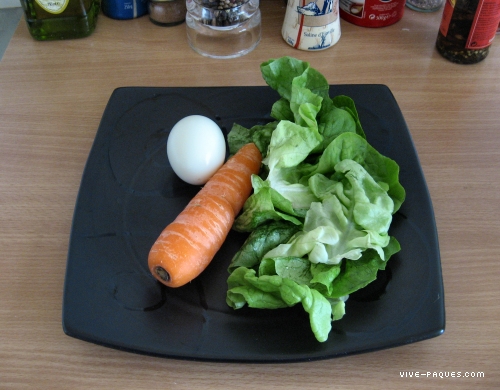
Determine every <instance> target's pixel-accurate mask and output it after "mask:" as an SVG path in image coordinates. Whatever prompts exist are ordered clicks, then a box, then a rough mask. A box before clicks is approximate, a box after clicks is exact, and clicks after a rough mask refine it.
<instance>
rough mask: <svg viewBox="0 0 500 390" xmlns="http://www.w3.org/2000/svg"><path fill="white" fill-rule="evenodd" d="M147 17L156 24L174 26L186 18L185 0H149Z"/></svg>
mask: <svg viewBox="0 0 500 390" xmlns="http://www.w3.org/2000/svg"><path fill="white" fill-rule="evenodd" d="M149 19H150V20H151V21H152V22H153V23H154V24H156V25H158V26H167V27H168V26H176V25H178V24H181V23H183V22H184V20H186V0H150V1H149Z"/></svg>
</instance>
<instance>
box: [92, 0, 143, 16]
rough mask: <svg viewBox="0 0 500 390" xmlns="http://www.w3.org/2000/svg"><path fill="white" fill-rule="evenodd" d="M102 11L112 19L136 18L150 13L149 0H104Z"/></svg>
mask: <svg viewBox="0 0 500 390" xmlns="http://www.w3.org/2000/svg"><path fill="white" fill-rule="evenodd" d="M102 12H103V13H104V15H106V16H108V17H110V18H112V19H119V20H125V19H134V18H138V17H139V16H143V15H146V14H147V13H148V0H102Z"/></svg>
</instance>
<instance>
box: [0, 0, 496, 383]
mask: <svg viewBox="0 0 500 390" xmlns="http://www.w3.org/2000/svg"><path fill="white" fill-rule="evenodd" d="M261 10H262V15H263V22H262V23H263V35H262V41H261V43H260V44H259V46H258V47H257V48H256V49H255V50H254V51H253V52H251V53H250V54H248V55H246V56H244V57H241V58H238V59H233V60H213V59H207V58H204V57H201V56H199V55H198V54H196V53H195V52H194V51H193V50H191V49H190V48H189V47H188V44H187V39H186V34H185V25H180V26H176V27H171V28H161V27H158V26H155V25H153V24H152V23H151V22H150V21H149V20H148V18H147V17H142V18H139V19H136V20H130V21H116V20H112V19H109V18H106V17H105V16H103V15H100V17H99V21H98V26H97V29H96V31H95V33H94V34H93V35H92V36H90V37H89V38H86V39H81V40H72V41H60V42H36V41H34V40H32V39H31V37H30V36H29V34H28V32H27V29H26V26H25V24H24V21H23V20H22V21H21V23H20V24H19V26H18V28H17V30H16V33H15V34H14V37H13V39H12V41H11V43H10V45H9V47H8V48H7V51H6V53H5V55H4V57H3V59H2V61H1V62H0V253H1V256H0V267H1V272H0V388H2V389H3V388H6V389H7V388H9V389H10V388H14V389H26V388H33V389H38V388H40V389H42V388H43V389H45V388H51V389H68V388H72V389H87V388H88V389H97V388H103V389H112V388H120V389H160V388H161V389H165V388H167V389H189V390H194V389H201V388H203V389H207V388H217V389H235V390H236V389H248V388H260V389H291V388H306V389H314V388H318V389H319V388H322V389H331V388H336V389H375V388H384V389H401V388H405V389H411V388H436V389H438V388H439V389H449V388H450V387H454V388H456V389H470V388H473V387H476V388H480V389H485V388H491V389H493V388H498V387H499V386H500V372H499V371H500V370H499V368H498V365H499V363H500V343H499V340H500V310H499V309H500V304H499V302H500V300H499V299H498V296H499V292H500V288H499V283H498V277H499V275H500V262H499V261H498V254H499V253H500V240H499V239H498V231H499V230H500V222H499V220H500V218H499V217H500V173H499V168H500V124H499V119H500V114H499V113H500V67H499V63H500V46H499V42H497V41H495V42H494V43H493V46H492V49H491V52H490V55H489V57H488V58H487V59H486V60H485V61H483V62H482V63H479V64H477V65H469V66H461V65H455V64H452V63H450V62H448V61H446V60H444V59H442V58H441V57H440V56H439V55H438V54H437V53H436V51H435V49H434V42H435V38H436V34H437V30H438V26H439V21H440V17H441V15H440V14H441V11H439V12H436V13H433V14H421V13H417V12H413V11H410V10H408V9H407V10H406V11H405V15H404V17H403V19H402V20H401V21H400V22H398V23H396V24H395V25H392V26H389V27H385V28H379V29H368V28H362V27H357V26H354V25H351V24H349V23H347V22H344V21H342V23H341V27H342V37H341V39H340V41H339V43H338V44H337V45H336V46H334V47H333V48H330V49H327V50H325V51H321V52H301V51H297V50H295V49H293V48H291V47H290V46H288V45H287V44H286V43H285V42H284V41H283V39H282V38H281V34H280V30H281V24H282V21H283V16H284V5H283V1H282V0H263V1H262V2H261ZM284 55H291V56H295V57H297V58H300V59H303V60H306V61H309V62H310V63H311V64H312V65H313V66H314V67H315V68H317V69H318V70H320V71H321V72H322V73H323V74H325V76H326V77H327V79H328V81H329V82H330V83H332V84H335V83H341V84H347V83H377V84H386V85H387V86H388V87H389V88H390V89H391V90H392V92H393V93H394V96H395V98H396V100H397V101H398V103H399V105H400V107H401V109H402V112H403V114H404V116H405V119H406V121H407V123H408V126H409V128H410V130H411V133H412V137H413V140H414V142H415V145H416V148H417V150H418V153H419V157H420V160H421V163H422V167H423V170H424V173H425V175H426V179H427V183H428V186H429V191H430V193H431V196H432V200H433V204H434V209H435V214H436V221H437V225H438V232H439V239H440V249H441V257H442V268H443V277H444V283H445V301H446V317H447V327H446V331H445V333H444V334H443V335H442V336H439V337H437V338H435V339H431V340H427V341H423V342H419V343H415V344H411V345H406V346H403V347H398V348H393V349H388V350H384V351H379V352H374V353H369V354H362V355H356V356H350V357H345V358H340V359H334V360H327V361H319V362H308V363H296V364H283V365H280V364H270V365H253V364H219V363H201V362H187V361H178V360H170V359H159V358H153V357H145V356H139V355H135V354H130V353H126V352H120V351H117V350H113V349H108V348H104V347H100V346H96V345H93V344H90V343H85V342H82V341H79V340H75V339H72V338H70V337H67V336H66V335H64V333H63V331H62V327H61V305H62V290H63V283H64V273H65V266H66V254H67V248H68V240H69V232H70V226H71V219H72V214H73V208H74V205H75V200H76V195H77V191H78V187H79V183H80V179H81V175H82V171H83V168H84V165H85V162H86V159H87V156H88V153H89V150H90V148H91V145H92V141H93V138H94V136H95V132H96V130H97V127H98V125H99V121H100V118H101V116H102V113H103V110H104V108H105V105H106V103H107V101H108V99H109V97H110V95H111V93H112V91H113V90H114V89H115V88H118V87H123V86H162V87H165V86H226V85H264V81H263V80H262V77H261V75H260V71H259V65H260V63H261V62H263V61H265V60H267V59H269V58H276V57H280V56H284ZM402 371H420V372H427V371H429V372H434V371H436V372H439V371H442V372H452V371H455V372H458V371H460V372H462V373H465V372H478V371H480V372H484V378H442V379H441V378H418V379H417V378H401V377H400V372H402Z"/></svg>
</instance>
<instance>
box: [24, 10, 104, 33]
mask: <svg viewBox="0 0 500 390" xmlns="http://www.w3.org/2000/svg"><path fill="white" fill-rule="evenodd" d="M21 4H22V6H23V9H24V14H25V18H26V23H27V25H28V30H29V32H30V34H31V36H32V37H33V38H35V39H36V40H40V41H47V40H56V39H73V38H83V37H87V36H89V35H90V34H92V32H93V31H94V29H95V25H96V22H97V15H98V14H99V8H100V1H99V0H21Z"/></svg>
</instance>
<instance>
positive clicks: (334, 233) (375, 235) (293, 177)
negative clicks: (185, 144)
mask: <svg viewBox="0 0 500 390" xmlns="http://www.w3.org/2000/svg"><path fill="white" fill-rule="evenodd" d="M261 72H262V76H263V78H264V80H265V81H266V82H267V83H268V85H270V86H271V87H272V88H274V89H275V90H276V91H278V93H279V94H280V98H279V100H277V101H276V102H275V103H274V105H273V107H272V108H271V116H272V117H273V118H274V119H275V121H273V122H270V123H269V124H267V125H264V126H254V127H252V128H251V129H245V128H243V127H241V126H239V125H237V124H235V125H234V126H233V129H232V130H231V132H230V133H229V135H228V141H229V144H230V151H231V153H234V152H236V151H237V150H238V149H239V148H240V147H241V146H243V145H244V144H245V143H248V142H254V143H256V145H257V146H258V147H259V149H260V150H261V152H262V153H263V156H264V159H263V169H262V170H261V173H260V175H259V176H257V175H254V176H252V186H253V194H252V195H251V196H250V197H249V198H248V200H247V201H246V203H245V205H244V207H243V211H242V213H241V214H240V215H239V216H238V218H237V219H236V221H235V223H234V226H233V228H234V229H235V230H238V231H242V232H250V235H249V237H248V239H247V240H246V242H245V243H244V245H243V247H242V248H241V249H240V250H239V252H238V253H237V254H236V255H235V257H234V258H233V259H232V261H231V264H230V266H229V268H228V271H229V273H230V275H229V277H228V291H227V296H226V302H227V304H228V305H229V306H231V307H233V308H234V309H238V308H241V307H243V306H245V305H248V306H249V307H253V308H260V309H275V308H283V307H289V306H294V305H296V304H299V303H300V304H301V305H302V307H303V308H304V310H305V312H306V313H308V315H309V321H310V324H311V329H312V332H313V333H314V335H315V337H316V338H317V340H318V341H325V340H327V338H328V334H329V332H330V330H331V326H332V325H331V322H332V321H335V320H339V319H341V318H342V317H343V315H344V314H345V302H346V300H347V299H348V296H349V294H352V293H353V292H355V291H357V290H359V289H360V288H363V287H365V286H366V285H368V284H369V283H371V282H372V281H374V280H375V279H376V277H377V273H378V272H379V271H380V270H383V269H385V267H386V264H387V261H388V260H389V259H390V258H391V256H393V255H394V254H395V253H397V252H398V251H399V250H400V246H399V243H398V241H397V240H396V239H395V238H394V237H391V236H390V235H389V228H390V226H391V222H392V216H393V214H394V213H395V212H396V211H397V210H398V209H399V207H400V206H401V204H402V203H403V202H404V199H405V195H406V194H405V190H404V188H403V187H402V186H401V184H400V182H399V166H398V164H397V163H396V162H395V161H393V160H391V159H390V158H388V157H385V156H383V155H382V154H380V153H379V152H378V151H377V150H375V148H373V147H372V146H371V145H370V144H369V143H368V141H367V140H366V137H365V134H364V131H363V128H362V126H361V122H360V120H359V116H358V113H357V110H356V106H355V103H354V101H353V100H352V99H351V98H349V97H348V96H342V95H339V96H335V97H333V98H330V96H329V91H330V89H329V88H330V87H329V84H328V82H327V80H326V79H325V78H324V77H323V75H321V74H320V73H319V72H318V71H316V70H315V69H313V68H311V67H310V66H309V64H308V63H307V62H303V61H300V60H297V59H294V58H291V57H282V58H280V59H277V60H269V61H267V62H265V63H263V64H262V65H261Z"/></svg>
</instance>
